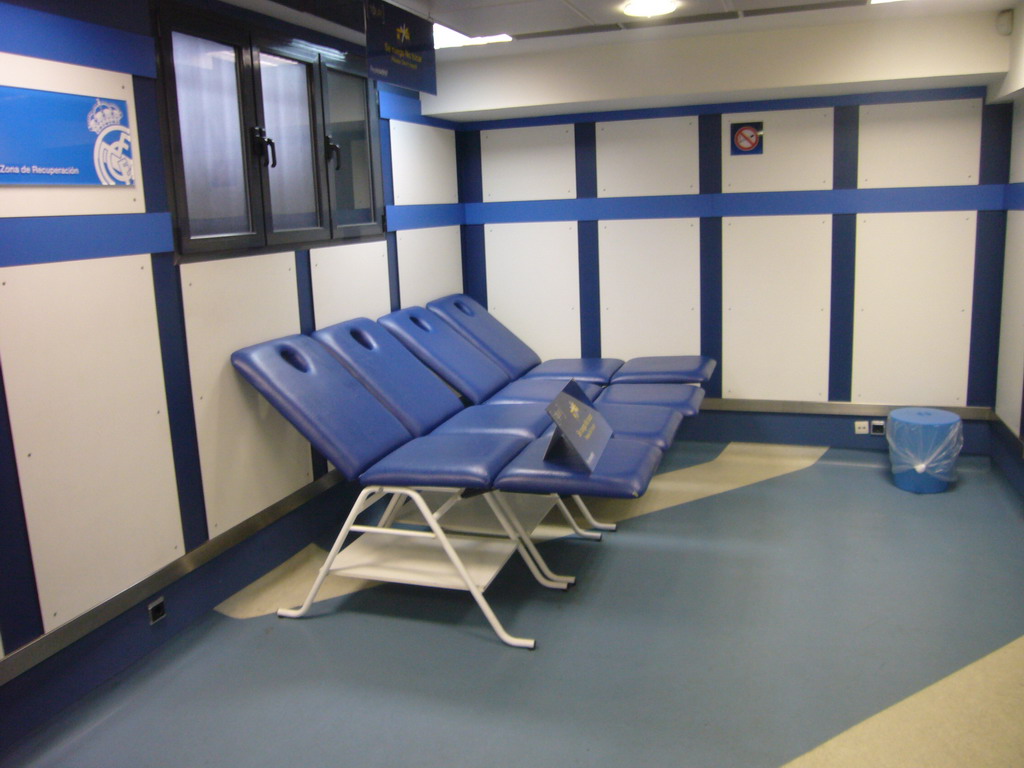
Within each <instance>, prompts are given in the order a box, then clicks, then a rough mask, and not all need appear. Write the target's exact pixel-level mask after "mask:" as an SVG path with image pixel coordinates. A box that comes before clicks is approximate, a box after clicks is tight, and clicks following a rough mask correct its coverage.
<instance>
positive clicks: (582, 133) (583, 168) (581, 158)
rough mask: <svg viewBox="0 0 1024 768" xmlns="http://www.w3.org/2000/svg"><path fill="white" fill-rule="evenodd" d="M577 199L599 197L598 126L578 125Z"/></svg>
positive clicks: (590, 124) (591, 124) (589, 124)
mask: <svg viewBox="0 0 1024 768" xmlns="http://www.w3.org/2000/svg"><path fill="white" fill-rule="evenodd" d="M576 197H597V126H595V125H594V124H593V123H576Z"/></svg>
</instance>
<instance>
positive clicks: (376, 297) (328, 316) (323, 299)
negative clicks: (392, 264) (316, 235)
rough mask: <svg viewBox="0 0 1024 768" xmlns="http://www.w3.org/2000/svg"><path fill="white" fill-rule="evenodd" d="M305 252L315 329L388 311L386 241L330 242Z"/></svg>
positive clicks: (372, 317)
mask: <svg viewBox="0 0 1024 768" xmlns="http://www.w3.org/2000/svg"><path fill="white" fill-rule="evenodd" d="M309 255H310V270H311V272H312V280H313V315H314V317H315V318H316V327H317V328H326V327H327V326H329V325H334V324H335V323H340V322H343V321H345V320H351V319H352V318H354V317H369V318H371V319H376V318H378V317H380V316H381V315H386V314H387V313H388V312H390V311H391V288H390V283H389V278H388V244H387V242H386V241H384V240H379V241H377V242H373V243H354V244H352V245H332V246H330V247H327V248H316V249H314V250H312V251H310V254H309Z"/></svg>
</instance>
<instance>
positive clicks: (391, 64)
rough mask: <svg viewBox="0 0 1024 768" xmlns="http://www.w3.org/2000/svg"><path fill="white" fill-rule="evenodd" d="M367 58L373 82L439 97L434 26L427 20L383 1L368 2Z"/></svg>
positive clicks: (367, 0)
mask: <svg viewBox="0 0 1024 768" xmlns="http://www.w3.org/2000/svg"><path fill="white" fill-rule="evenodd" d="M366 54H367V66H368V68H369V72H370V77H372V78H373V79H375V80H380V81H382V82H385V83H391V84H392V85H398V86H401V87H402V88H409V89H410V90H413V91H422V92H424V93H432V94H436V93H437V68H436V65H435V60H434V25H433V24H432V23H431V22H429V21H427V20H426V19H421V18H420V17H419V16H414V15H413V14H411V13H409V12H408V11H403V10H402V9H401V8H396V7H395V6H393V5H389V4H388V3H385V2H383V0H366Z"/></svg>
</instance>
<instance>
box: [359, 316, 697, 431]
mask: <svg viewBox="0 0 1024 768" xmlns="http://www.w3.org/2000/svg"><path fill="white" fill-rule="evenodd" d="M377 322H379V323H380V324H381V325H383V326H384V327H385V328H387V329H388V330H389V331H390V332H391V333H392V334H393V335H394V336H395V337H396V338H398V340H399V341H401V342H402V343H403V344H405V346H406V347H408V348H409V349H410V350H411V351H412V352H413V354H415V355H416V356H417V357H418V358H420V360H422V361H423V362H424V363H425V364H426V365H427V367H429V368H430V369H431V370H433V371H434V372H435V373H436V374H437V375H438V376H440V377H441V378H443V379H444V380H445V381H446V382H448V384H449V385H450V386H451V387H452V388H453V389H455V390H456V391H457V392H459V394H461V395H462V396H463V397H465V398H466V399H467V400H469V401H470V402H472V403H523V402H550V401H551V400H552V398H554V396H555V395H556V394H557V393H558V392H559V391H561V389H562V387H564V386H565V382H566V380H568V379H570V378H576V381H577V382H578V383H580V386H581V387H582V389H583V391H584V393H585V394H586V395H587V397H589V398H590V399H591V400H593V401H594V402H595V403H596V404H597V406H598V407H599V408H600V407H601V406H604V405H630V406H636V405H654V406H661V407H668V408H672V409H673V410H676V411H679V412H680V413H681V414H682V415H683V416H695V415H696V414H697V413H698V411H699V410H700V404H701V402H703V400H704V390H703V389H701V388H700V387H699V386H697V385H695V384H684V383H677V382H669V383H666V382H645V383H639V382H632V381H630V382H616V381H614V380H613V381H612V382H610V383H607V384H602V383H601V382H598V381H583V380H582V379H579V378H577V377H575V376H570V375H565V376H562V377H559V378H554V377H551V378H548V377H540V376H533V377H531V376H525V377H522V378H519V377H512V376H510V375H509V373H508V372H507V371H506V370H505V369H504V368H503V367H501V365H499V363H497V362H496V361H495V360H494V359H493V358H491V357H490V356H489V355H488V354H487V353H485V352H484V351H483V350H482V349H480V348H479V347H478V346H476V345H475V344H473V343H472V342H471V341H470V340H469V339H467V338H466V337H465V336H463V335H462V334H460V333H459V332H458V331H457V330H455V328H454V327H453V326H451V325H450V324H449V323H448V322H447V321H445V320H444V319H442V318H441V316H440V315H438V314H436V313H434V312H431V311H429V310H427V309H424V308H423V307H407V308H406V309H400V310H398V311H396V312H392V313H390V314H387V315H384V316H383V317H381V318H379V319H378V321H377ZM569 362H580V363H586V362H588V361H586V360H580V361H569Z"/></svg>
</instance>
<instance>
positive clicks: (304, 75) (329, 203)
mask: <svg viewBox="0 0 1024 768" xmlns="http://www.w3.org/2000/svg"><path fill="white" fill-rule="evenodd" d="M160 37H161V52H162V73H163V80H164V89H165V96H166V105H167V117H168V122H169V124H170V143H171V152H170V154H171V165H172V171H173V181H174V203H175V205H174V207H175V225H176V227H175V228H176V232H177V238H178V250H179V252H181V253H182V254H185V255H188V254H215V253H223V254H225V255H232V254H233V253H239V252H246V251H248V250H252V249H258V248H263V247H267V246H276V245H288V246H291V247H302V246H305V247H308V246H310V245H315V244H326V243H330V242H336V241H340V240H347V239H351V238H365V237H369V236H374V235H380V234H382V233H383V200H382V191H381V180H380V149H379V135H378V128H377V122H378V121H377V93H376V86H375V84H374V82H373V81H372V80H370V79H368V78H367V77H366V65H365V59H364V58H363V57H362V56H359V55H355V54H352V53H347V52H343V51H338V50H335V49H332V48H328V47H326V46H323V45H319V44H315V43H308V42H304V41H301V40H296V39H294V38H287V39H285V38H284V37H283V36H282V37H280V38H278V37H275V36H274V34H273V33H269V32H267V31H265V30H257V29H246V28H244V25H241V24H236V23H233V22H232V23H218V20H216V19H211V18H208V17H205V16H204V17H203V18H202V19H198V18H196V15H195V14H194V13H191V12H189V11H188V10H183V9H182V8H177V7H173V6H172V7H170V8H169V9H165V10H164V12H163V13H162V15H161V32H160Z"/></svg>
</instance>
